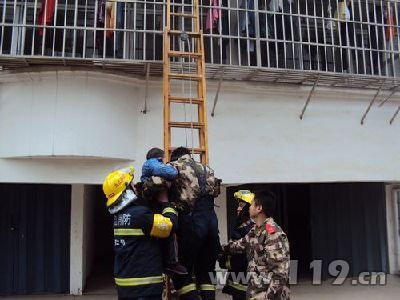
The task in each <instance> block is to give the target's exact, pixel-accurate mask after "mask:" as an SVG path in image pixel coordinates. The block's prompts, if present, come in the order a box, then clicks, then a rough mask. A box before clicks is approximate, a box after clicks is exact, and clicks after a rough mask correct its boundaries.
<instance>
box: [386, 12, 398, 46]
mask: <svg viewBox="0 0 400 300" xmlns="http://www.w3.org/2000/svg"><path fill="white" fill-rule="evenodd" d="M385 17H386V18H385V25H386V26H385V36H386V40H387V41H390V40H391V39H393V38H394V36H395V34H396V28H395V25H394V16H393V9H392V7H391V5H388V6H387V10H386V14H385Z"/></svg>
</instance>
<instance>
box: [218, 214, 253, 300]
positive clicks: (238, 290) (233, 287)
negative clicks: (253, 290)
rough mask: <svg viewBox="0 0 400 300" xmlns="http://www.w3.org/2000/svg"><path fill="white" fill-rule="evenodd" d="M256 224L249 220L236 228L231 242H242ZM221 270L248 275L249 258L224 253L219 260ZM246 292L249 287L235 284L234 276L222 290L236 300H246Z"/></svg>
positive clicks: (238, 277)
mask: <svg viewBox="0 0 400 300" xmlns="http://www.w3.org/2000/svg"><path fill="white" fill-rule="evenodd" d="M253 226H254V222H253V221H252V220H248V221H247V222H245V223H243V224H241V225H240V226H238V227H236V228H235V230H234V231H233V234H232V236H231V241H236V240H240V239H241V238H243V237H244V236H245V235H246V234H247V233H248V232H249V231H250V230H251V228H253ZM218 261H219V264H220V266H221V268H224V269H227V270H228V271H229V272H232V273H239V272H243V274H244V275H245V274H246V270H247V258H246V254H245V253H243V254H231V253H224V255H222V256H220V259H219V260H218ZM236 278H237V279H240V278H241V277H240V276H236V277H235V279H236ZM246 290H247V285H244V284H243V283H240V282H234V281H233V278H232V276H231V275H230V276H229V277H228V279H227V283H226V285H225V286H224V288H223V289H222V292H223V293H225V294H229V295H232V296H234V297H236V298H243V299H246Z"/></svg>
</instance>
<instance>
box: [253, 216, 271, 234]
mask: <svg viewBox="0 0 400 300" xmlns="http://www.w3.org/2000/svg"><path fill="white" fill-rule="evenodd" d="M267 223H269V224H274V219H273V218H271V217H270V218H266V219H265V221H264V222H263V223H262V224H261V225H260V226H257V225H256V235H257V236H259V235H261V234H262V233H263V232H264V231H265V230H266V228H265V226H266V225H267Z"/></svg>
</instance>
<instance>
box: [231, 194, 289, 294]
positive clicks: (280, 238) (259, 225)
mask: <svg viewBox="0 0 400 300" xmlns="http://www.w3.org/2000/svg"><path fill="white" fill-rule="evenodd" d="M275 205H276V200H275V196H274V195H273V194H272V193H270V192H260V193H256V197H255V199H254V201H253V203H252V205H251V206H250V217H251V218H252V219H253V220H254V221H255V222H256V226H254V227H253V228H252V229H251V230H250V231H249V233H248V234H247V235H246V236H245V237H244V238H242V239H240V240H238V241H234V242H230V243H228V245H226V246H224V249H225V250H228V251H231V252H236V253H243V252H246V255H247V259H248V262H249V263H248V266H247V272H248V274H249V277H248V278H249V282H248V289H247V298H248V299H279V300H281V299H290V290H289V263H290V256H289V242H288V239H287V237H286V234H285V233H284V232H283V231H282V229H281V228H280V227H279V226H278V225H277V224H276V223H275V222H274V219H273V218H271V217H269V216H270V215H272V214H273V212H274V210H275Z"/></svg>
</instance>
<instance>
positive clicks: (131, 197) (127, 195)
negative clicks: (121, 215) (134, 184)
mask: <svg viewBox="0 0 400 300" xmlns="http://www.w3.org/2000/svg"><path fill="white" fill-rule="evenodd" d="M136 199H138V197H137V196H136V194H135V193H134V192H133V191H132V190H125V191H124V192H123V193H122V195H121V196H120V198H119V199H118V200H117V202H116V203H115V204H114V205H113V206H111V207H110V208H109V209H108V211H109V213H110V214H112V215H113V214H116V213H117V212H119V211H121V210H122V209H124V208H125V207H127V206H128V205H129V204H131V203H132V202H134V201H135V200H136Z"/></svg>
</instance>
